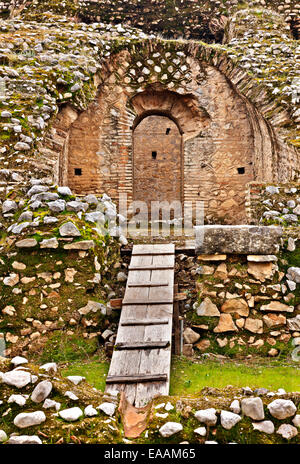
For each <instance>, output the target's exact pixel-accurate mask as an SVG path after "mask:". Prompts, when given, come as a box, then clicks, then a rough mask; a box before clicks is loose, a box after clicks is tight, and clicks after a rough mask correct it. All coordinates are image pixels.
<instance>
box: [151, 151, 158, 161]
mask: <svg viewBox="0 0 300 464" xmlns="http://www.w3.org/2000/svg"><path fill="white" fill-rule="evenodd" d="M156 157H157V151H153V152H152V159H154V160H155V159H156Z"/></svg>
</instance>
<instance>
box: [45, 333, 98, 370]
mask: <svg viewBox="0 0 300 464" xmlns="http://www.w3.org/2000/svg"><path fill="white" fill-rule="evenodd" d="M97 348H98V343H97V340H96V339H95V338H93V339H90V340H88V339H85V338H83V337H82V336H80V335H75V334H74V335H66V334H64V333H63V332H57V333H55V334H54V335H52V336H51V337H49V339H48V341H47V343H46V345H45V346H44V349H43V353H42V355H41V357H40V359H39V360H40V362H49V360H51V362H68V361H69V362H72V361H78V360H83V359H86V358H87V357H88V356H90V355H92V354H94V353H95V351H96V350H97ZM81 362H82V361H81ZM82 375H85V374H82Z"/></svg>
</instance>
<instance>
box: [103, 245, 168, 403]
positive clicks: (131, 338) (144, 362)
mask: <svg viewBox="0 0 300 464" xmlns="http://www.w3.org/2000/svg"><path fill="white" fill-rule="evenodd" d="M174 254H175V249H174V245H173V244H167V245H165V244H162V245H135V246H134V247H133V253H132V257H131V263H130V267H129V274H128V280H127V286H126V292H125V297H124V300H123V306H122V312H121V318H120V325H119V329H118V334H117V339H116V345H117V346H118V345H119V346H122V348H123V349H121V350H120V349H117V350H114V353H113V357H112V361H111V365H110V369H109V373H108V377H107V379H108V382H107V386H106V392H107V393H109V392H111V391H115V390H118V391H124V393H125V394H126V396H127V399H128V401H129V402H130V403H131V404H134V405H135V406H137V407H141V406H143V405H145V404H147V403H148V402H149V401H150V400H151V399H152V398H153V397H155V396H157V395H166V394H168V392H169V379H170V364H171V341H172V314H173V298H174V296H173V294H174V289H173V287H174V265H175V255H174ZM151 301H153V302H155V304H151V303H150V302H151ZM126 302H129V304H126ZM134 302H137V304H134ZM144 302H145V303H144ZM134 321H136V324H135V325H133V322H134ZM147 321H149V322H147ZM156 321H158V323H156ZM166 342H168V343H166ZM151 344H152V345H153V344H154V346H153V347H151V346H150V345H151ZM155 344H159V346H161V345H162V344H163V345H164V346H165V345H167V346H166V347H159V348H158V347H155ZM126 345H127V346H128V349H124V346H125V347H126ZM134 345H136V347H135V346H134ZM139 347H142V348H139ZM113 379H116V381H115V382H113ZM122 379H124V383H122ZM126 379H127V380H128V381H125V380H126ZM134 379H136V382H135V381H134ZM139 379H142V380H139Z"/></svg>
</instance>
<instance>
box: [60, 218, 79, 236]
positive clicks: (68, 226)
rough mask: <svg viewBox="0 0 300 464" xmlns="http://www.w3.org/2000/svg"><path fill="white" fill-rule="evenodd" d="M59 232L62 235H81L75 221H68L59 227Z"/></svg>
mask: <svg viewBox="0 0 300 464" xmlns="http://www.w3.org/2000/svg"><path fill="white" fill-rule="evenodd" d="M59 234H60V235H61V236H62V237H80V236H81V233H80V232H79V230H78V229H77V227H76V226H75V225H74V224H73V222H70V221H69V222H66V223H65V224H63V225H62V226H60V228H59Z"/></svg>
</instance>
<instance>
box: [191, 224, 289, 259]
mask: <svg viewBox="0 0 300 464" xmlns="http://www.w3.org/2000/svg"><path fill="white" fill-rule="evenodd" d="M282 234H283V230H282V228H281V227H277V226H276V227H268V226H255V225H204V226H195V237H196V240H195V243H196V247H195V251H196V254H213V253H221V254H225V253H232V254H244V255H254V254H255V255H269V254H276V253H278V251H279V248H280V238H281V237H282Z"/></svg>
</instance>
